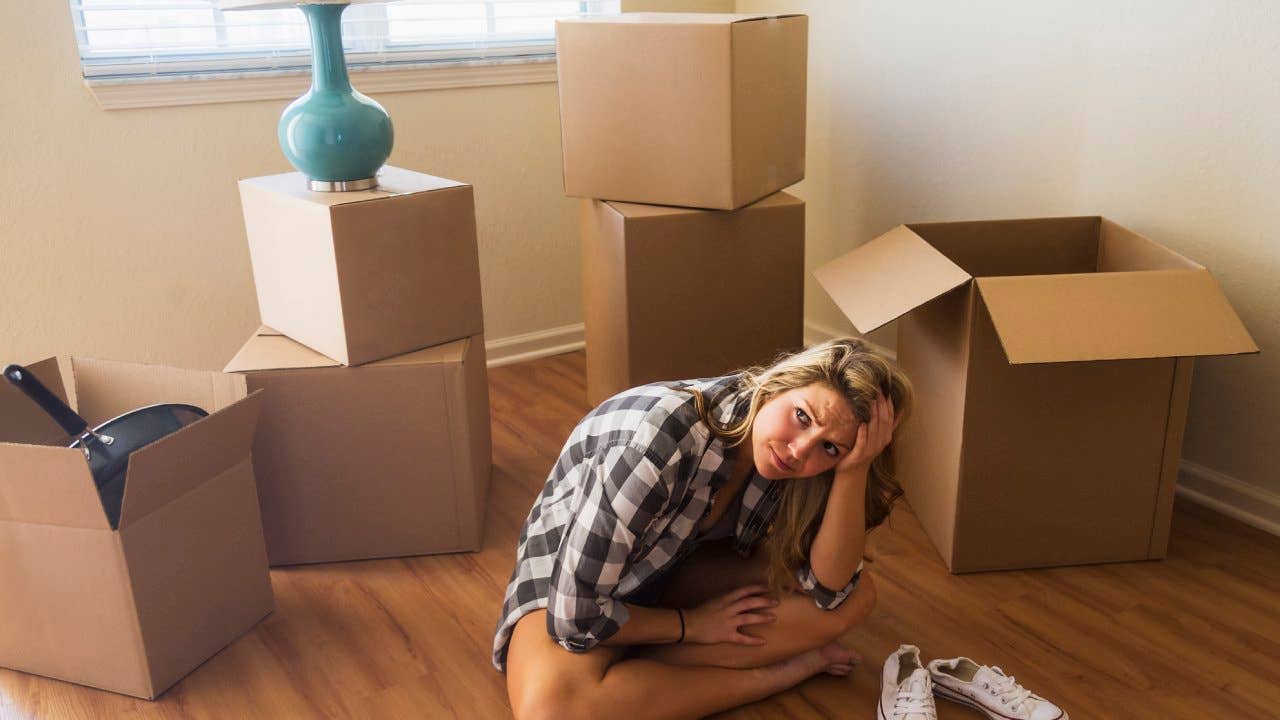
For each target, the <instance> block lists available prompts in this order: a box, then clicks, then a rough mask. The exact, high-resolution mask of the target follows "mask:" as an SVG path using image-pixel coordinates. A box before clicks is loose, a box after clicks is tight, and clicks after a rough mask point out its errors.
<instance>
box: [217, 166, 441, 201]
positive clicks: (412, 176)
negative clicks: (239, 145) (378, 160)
mask: <svg viewBox="0 0 1280 720" xmlns="http://www.w3.org/2000/svg"><path fill="white" fill-rule="evenodd" d="M466 184H467V183H464V182H458V181H457V180H449V179H448V178H441V177H436V176H434V175H427V174H425V173H420V172H414V171H412V170H405V169H403V168H398V167H395V166H392V165H383V166H382V168H381V169H379V170H378V187H376V188H374V189H372V190H356V191H353V192H312V191H311V190H308V189H307V179H306V176H304V175H303V174H302V173H299V172H291V173H281V174H279V175H265V176H263V177H256V178H247V179H244V180H241V181H240V185H241V187H242V188H243V187H251V188H255V189H258V190H263V191H266V192H269V193H275V194H277V195H288V196H290V197H294V198H297V199H298V200H302V201H305V202H308V203H311V204H313V205H322V206H329V207H333V206H334V205H347V204H350V203H357V202H368V201H370V200H382V199H383V198H389V197H396V196H397V195H408V194H411V193H420V192H433V191H435V190H443V189H445V188H454V187H462V186H464V185H466Z"/></svg>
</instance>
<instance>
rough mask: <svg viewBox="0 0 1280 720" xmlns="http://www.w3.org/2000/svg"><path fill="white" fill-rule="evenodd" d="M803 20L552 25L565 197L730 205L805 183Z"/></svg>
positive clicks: (705, 17) (598, 20) (666, 17)
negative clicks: (798, 183) (554, 37)
mask: <svg viewBox="0 0 1280 720" xmlns="http://www.w3.org/2000/svg"><path fill="white" fill-rule="evenodd" d="M808 33H809V19H808V18H807V17H805V16H804V15H756V14H739V15H731V14H714V13H626V14H623V15H614V16H603V17H590V18H569V19H564V20H557V21H556V57H557V61H556V62H557V68H558V70H557V72H558V75H559V87H560V127H561V133H562V143H563V147H564V186H565V193H566V194H568V195H572V196H576V197H586V198H599V199H607V200H620V201H626V202H636V203H654V204H661V205H681V206H685V207H699V208H713V209H719V210H733V209H736V208H740V207H743V206H744V205H747V204H749V203H752V202H755V201H756V200H759V199H760V198H763V197H765V196H767V195H769V194H771V193H774V192H776V191H778V190H781V189H782V188H785V187H787V186H788V185H793V184H795V183H797V182H800V181H801V180H803V179H804V137H805V92H806V85H805V83H806V72H807V64H806V63H807V53H808Z"/></svg>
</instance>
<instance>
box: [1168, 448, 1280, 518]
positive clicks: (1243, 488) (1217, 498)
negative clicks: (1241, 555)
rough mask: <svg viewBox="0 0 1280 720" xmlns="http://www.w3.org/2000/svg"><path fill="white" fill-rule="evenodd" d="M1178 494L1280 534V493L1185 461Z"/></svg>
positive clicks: (1179, 477)
mask: <svg viewBox="0 0 1280 720" xmlns="http://www.w3.org/2000/svg"><path fill="white" fill-rule="evenodd" d="M1178 494H1179V495H1181V496H1182V497H1184V498H1186V499H1187V500H1190V501H1191V502H1193V503H1196V504H1197V505H1204V506H1205V507H1208V508H1212V509H1213V510H1217V511H1218V512H1220V513H1222V514H1223V515H1227V516H1229V517H1233V518H1235V519H1237V520H1239V521H1240V522H1242V523H1245V524H1246V525H1252V526H1253V527H1256V528H1258V529H1259V530H1264V531H1266V532H1269V533H1271V534H1272V535H1280V494H1277V493H1274V492H1272V491H1270V490H1266V489H1263V488H1260V487H1257V486H1254V485H1250V484H1249V483H1246V482H1244V481H1242V480H1239V479H1237V478H1234V477H1231V476H1230V475H1227V474H1225V473H1221V472H1218V471H1217V470H1213V469H1211V468H1207V467H1205V466H1203V465H1197V464H1196V463H1193V462H1190V461H1188V460H1183V461H1182V465H1181V466H1180V467H1179V473H1178Z"/></svg>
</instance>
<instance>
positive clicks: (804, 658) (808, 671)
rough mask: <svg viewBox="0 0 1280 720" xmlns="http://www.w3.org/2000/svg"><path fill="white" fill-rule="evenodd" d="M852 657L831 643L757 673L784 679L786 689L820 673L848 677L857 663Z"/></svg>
mask: <svg viewBox="0 0 1280 720" xmlns="http://www.w3.org/2000/svg"><path fill="white" fill-rule="evenodd" d="M854 657H855V654H854V653H853V652H851V651H849V650H847V649H845V648H844V647H841V646H840V644H839V643H834V642H833V643H828V644H827V645H824V646H822V647H820V648H817V649H814V650H809V651H808V652H803V653H800V654H799V655H796V656H795V657H792V658H788V659H786V660H782V661H780V662H776V663H774V664H772V665H766V666H765V667H762V668H759V671H760V672H763V673H768V674H770V675H774V676H775V677H777V676H780V677H781V678H785V679H786V680H787V681H789V684H788V685H787V687H790V686H791V685H795V684H797V683H800V682H802V681H804V680H807V679H809V678H811V677H813V676H814V675H817V674H818V673H820V672H825V673H827V674H828V675H836V676H844V675H848V674H849V673H851V672H853V665H854V663H855V662H857V661H856V660H855V659H854Z"/></svg>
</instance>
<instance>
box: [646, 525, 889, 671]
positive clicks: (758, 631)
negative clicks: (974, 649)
mask: <svg viewBox="0 0 1280 720" xmlns="http://www.w3.org/2000/svg"><path fill="white" fill-rule="evenodd" d="M767 563H768V558H767V556H766V555H765V554H764V551H763V548H762V549H761V550H760V551H758V552H757V553H756V554H755V555H754V556H753V557H752V558H750V559H744V558H742V557H740V556H739V555H738V554H737V553H735V552H733V550H732V549H731V547H730V545H729V544H728V543H727V542H723V541H721V542H714V543H708V544H706V545H704V546H703V547H701V548H699V549H698V551H697V552H696V553H694V554H693V555H692V556H691V557H690V558H689V559H687V560H686V561H685V562H684V563H682V564H681V566H680V567H679V568H677V570H676V571H675V574H674V575H673V576H672V578H671V582H670V583H669V584H668V586H667V591H666V593H665V595H664V597H663V601H662V603H661V604H662V605H663V606H665V607H682V608H689V607H694V606H696V605H698V604H700V603H702V602H704V601H706V600H708V599H710V598H713V597H717V596H719V595H722V594H724V593H726V592H728V591H730V590H732V589H734V588H738V587H742V586H744V585H749V584H752V583H761V582H764V581H765V576H766V572H767V567H768V566H767ZM780 600H781V602H780V604H779V605H778V606H777V607H776V608H774V609H773V614H774V615H775V616H776V617H777V620H776V621H775V622H773V623H768V624H763V625H753V626H751V627H749V628H746V629H744V632H745V633H746V634H748V635H755V636H756V637H761V638H764V640H765V644H764V645H755V646H752V645H738V644H734V643H720V644H717V645H695V644H684V645H654V646H648V647H638V648H634V649H633V654H634V655H636V656H639V657H646V658H650V659H653V660H659V661H661V662H665V663H670V664H675V665H714V666H717V667H727V668H752V667H761V666H764V665H768V664H770V663H773V662H777V661H779V660H782V659H784V658H788V657H792V656H794V655H797V654H799V653H802V652H805V651H807V650H812V649H814V648H818V647H822V646H823V645H826V644H827V643H829V642H832V641H834V640H837V639H838V638H840V637H841V636H842V635H844V634H845V633H847V632H848V631H849V629H850V628H852V627H854V626H856V625H858V624H859V623H861V622H862V621H863V620H864V619H866V617H867V616H868V615H870V614H871V610H872V609H873V608H874V606H875V600H876V597H875V583H874V581H873V580H872V579H871V575H870V573H864V574H863V576H862V580H861V581H860V582H859V583H858V586H857V588H855V589H854V592H853V594H852V595H851V596H849V597H848V598H847V599H845V601H844V602H843V603H841V604H840V607H838V608H836V609H835V610H823V609H822V608H819V607H818V606H816V605H815V604H814V603H813V600H811V599H810V598H809V597H808V596H806V595H803V594H800V593H795V594H792V595H789V596H787V597H783V598H780Z"/></svg>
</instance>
